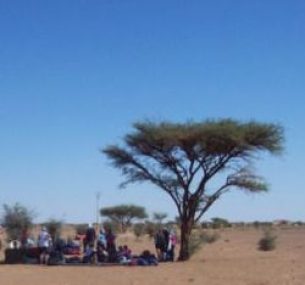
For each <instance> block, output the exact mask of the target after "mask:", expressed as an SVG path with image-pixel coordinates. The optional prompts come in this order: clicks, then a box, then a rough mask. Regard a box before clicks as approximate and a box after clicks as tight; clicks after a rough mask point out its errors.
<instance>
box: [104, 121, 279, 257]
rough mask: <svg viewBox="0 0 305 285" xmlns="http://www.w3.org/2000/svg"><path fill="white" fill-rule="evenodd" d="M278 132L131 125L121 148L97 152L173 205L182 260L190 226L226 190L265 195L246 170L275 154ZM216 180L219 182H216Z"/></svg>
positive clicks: (249, 126) (225, 124)
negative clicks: (264, 155)
mask: <svg viewBox="0 0 305 285" xmlns="http://www.w3.org/2000/svg"><path fill="white" fill-rule="evenodd" d="M282 143H283V129H282V127H281V126H279V125H276V124H267V123H258V122H255V121H250V122H239V121H235V120H231V119H221V120H206V121H202V122H187V123H171V122H161V123H154V122H149V121H144V122H139V123H136V124H134V131H133V132H131V133H130V134H127V135H126V136H125V138H124V145H122V146H120V145H111V146H108V147H106V148H105V149H104V150H103V152H104V153H105V154H106V156H107V157H108V158H109V159H110V160H111V161H112V163H113V165H114V166H115V167H117V168H119V169H121V170H122V173H123V175H124V176H125V177H126V180H125V181H124V182H123V183H122V184H121V186H122V187H124V186H126V185H127V184H129V183H134V182H144V181H149V182H151V183H152V184H154V185H156V186H158V187H159V188H161V189H162V190H163V191H165V192H166V193H167V194H168V195H169V196H170V197H171V199H172V200H173V201H174V203H175V205H176V207H177V211H178V214H179V218H180V220H181V247H180V253H179V260H181V261H183V260H187V259H189V257H190V254H189V239H190V235H191V231H192V228H193V226H194V224H195V223H196V222H198V221H199V220H200V219H201V217H202V216H203V215H204V213H206V211H207V210H208V209H209V208H210V207H211V206H212V205H213V204H214V202H215V201H216V200H217V199H219V197H221V196H222V195H223V194H224V193H226V192H228V191H229V190H234V189H243V190H246V191H248V192H264V191H267V184H266V183H265V181H264V180H263V178H261V177H259V176H258V175H256V173H255V171H254V170H253V169H252V168H251V167H250V166H251V164H252V162H253V160H254V159H255V158H256V157H257V154H259V153H260V152H269V153H271V154H280V153H281V150H282ZM220 181H222V182H220Z"/></svg>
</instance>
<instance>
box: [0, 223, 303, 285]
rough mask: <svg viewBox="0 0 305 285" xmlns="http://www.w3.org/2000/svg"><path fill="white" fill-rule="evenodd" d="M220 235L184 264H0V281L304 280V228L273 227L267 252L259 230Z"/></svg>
mask: <svg viewBox="0 0 305 285" xmlns="http://www.w3.org/2000/svg"><path fill="white" fill-rule="evenodd" d="M70 233H71V232H70ZM220 234H221V238H220V239H219V240H218V241H217V242H215V243H213V244H206V245H204V246H203V247H202V249H201V250H200V251H199V252H198V253H197V254H195V255H194V256H193V257H192V259H191V260H190V261H189V262H185V263H178V262H177V263H169V264H160V266H158V267H145V268H144V267H120V266H113V267H48V266H38V265H36V266H33V265H31V266H30V265H28V266H24V265H0V284H1V285H20V284H23V285H41V284H44V285H70V284H71V285H83V284H88V285H90V284H94V285H96V284H124V285H126V284H154V285H155V284H201V285H202V284H208V285H219V284H233V285H271V284H272V285H273V284H274V285H281V284H283V285H284V284H285V285H289V284H295V285H304V284H305V229H303V228H298V229H297V228H295V229H278V230H277V231H276V234H277V236H278V240H277V248H276V250H274V251H271V252H261V251H258V250H257V241H258V240H259V238H260V237H261V236H262V232H261V231H260V230H255V229H246V230H240V229H227V230H223V231H221V232H220ZM119 243H128V244H129V245H130V246H131V248H132V249H133V250H134V252H140V251H141V250H143V249H151V250H153V244H152V241H150V240H149V239H148V238H146V237H143V238H141V239H140V241H136V239H135V237H134V236H132V235H131V234H126V235H121V236H120V237H119Z"/></svg>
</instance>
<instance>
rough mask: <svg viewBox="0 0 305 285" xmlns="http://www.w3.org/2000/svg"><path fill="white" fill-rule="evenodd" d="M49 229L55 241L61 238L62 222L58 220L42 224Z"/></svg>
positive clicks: (50, 220)
mask: <svg viewBox="0 0 305 285" xmlns="http://www.w3.org/2000/svg"><path fill="white" fill-rule="evenodd" d="M42 225H43V226H45V227H46V228H47V231H48V233H49V234H50V236H51V238H52V240H53V241H55V240H56V239H58V238H59V237H60V232H61V228H62V221H61V220H56V219H49V220H48V221H47V222H45V223H43V224H42Z"/></svg>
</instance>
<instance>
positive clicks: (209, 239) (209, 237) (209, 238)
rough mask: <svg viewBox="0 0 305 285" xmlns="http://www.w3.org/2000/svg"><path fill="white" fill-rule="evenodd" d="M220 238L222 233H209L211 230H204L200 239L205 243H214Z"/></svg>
mask: <svg viewBox="0 0 305 285" xmlns="http://www.w3.org/2000/svg"><path fill="white" fill-rule="evenodd" d="M219 238H220V234H219V233H217V232H211V233H209V232H206V231H203V232H201V233H200V239H201V240H202V242H204V243H213V242H216V241H217V240H219Z"/></svg>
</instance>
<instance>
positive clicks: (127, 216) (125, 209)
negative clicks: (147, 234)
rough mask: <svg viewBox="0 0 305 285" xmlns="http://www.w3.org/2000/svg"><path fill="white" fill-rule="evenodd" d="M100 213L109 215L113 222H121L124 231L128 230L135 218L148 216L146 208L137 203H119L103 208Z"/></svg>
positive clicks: (105, 215)
mask: <svg viewBox="0 0 305 285" xmlns="http://www.w3.org/2000/svg"><path fill="white" fill-rule="evenodd" d="M100 214H101V216H104V217H107V218H108V219H110V220H111V221H112V222H115V223H117V224H119V225H120V227H121V230H122V231H123V232H124V231H126V229H127V227H128V226H130V225H131V223H132V221H133V220H135V219H139V220H141V219H145V218H147V214H146V211H145V208H144V207H140V206H136V205H118V206H114V207H107V208H102V209H101V210H100Z"/></svg>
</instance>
